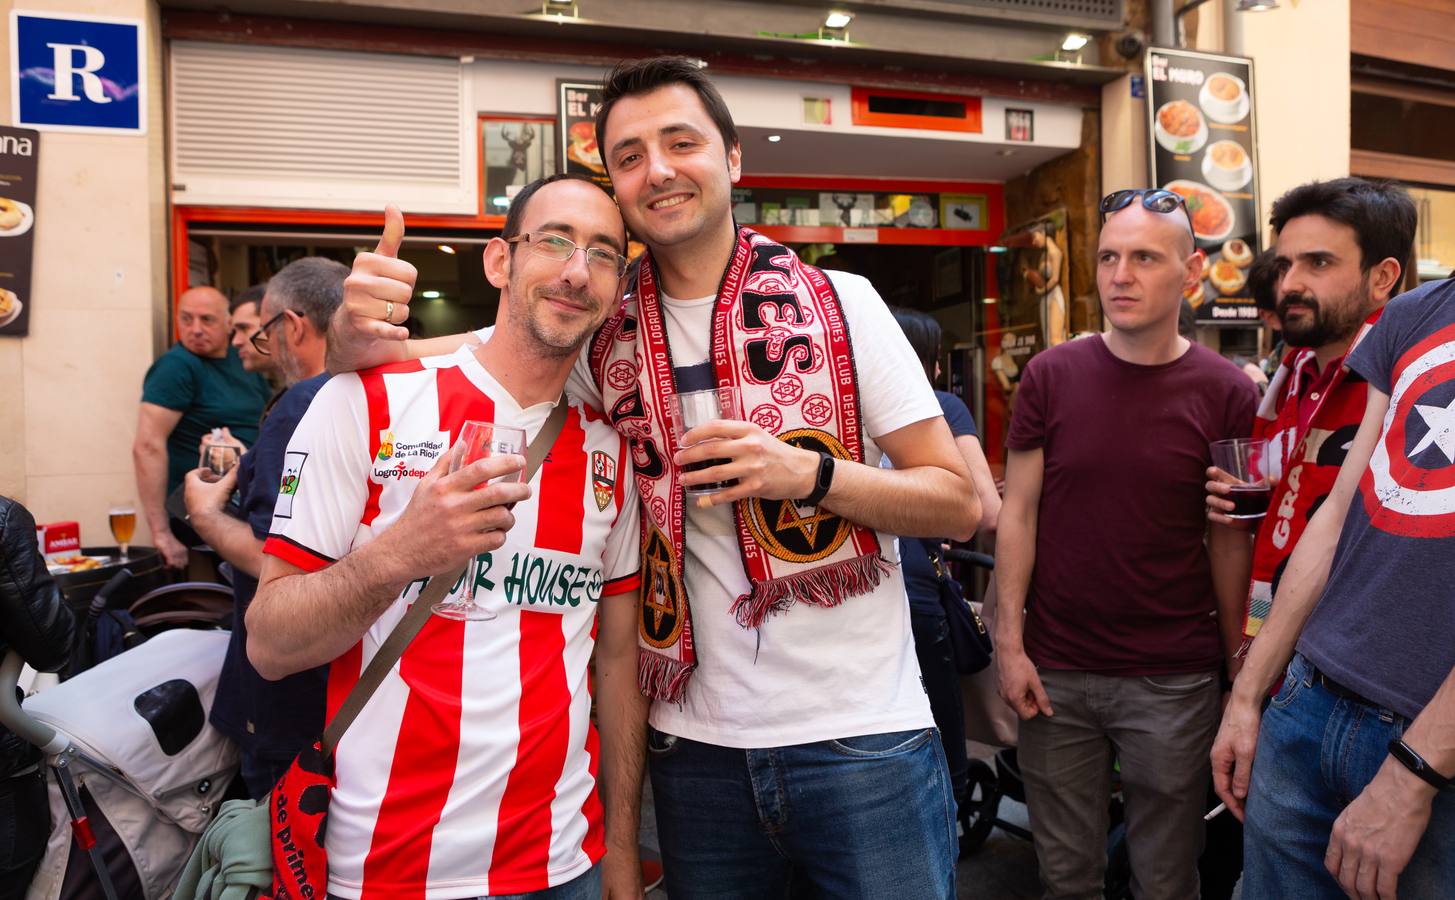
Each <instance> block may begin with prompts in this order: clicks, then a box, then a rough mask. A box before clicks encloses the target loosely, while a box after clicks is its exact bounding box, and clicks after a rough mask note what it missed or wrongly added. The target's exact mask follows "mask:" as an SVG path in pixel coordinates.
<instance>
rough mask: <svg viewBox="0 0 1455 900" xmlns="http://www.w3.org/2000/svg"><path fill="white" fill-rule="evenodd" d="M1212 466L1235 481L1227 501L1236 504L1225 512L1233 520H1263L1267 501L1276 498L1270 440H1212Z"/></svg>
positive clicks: (1266, 510)
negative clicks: (1274, 494) (1271, 471)
mask: <svg viewBox="0 0 1455 900" xmlns="http://www.w3.org/2000/svg"><path fill="white" fill-rule="evenodd" d="M1212 461H1213V465H1215V466H1217V467H1218V468H1219V469H1222V470H1223V471H1224V472H1227V473H1228V474H1229V475H1231V476H1232V477H1233V478H1234V479H1236V480H1235V481H1234V482H1233V483H1232V484H1229V485H1228V487H1229V488H1230V489H1231V490H1230V493H1229V494H1228V499H1229V500H1231V501H1233V511H1232V512H1229V513H1225V515H1226V516H1227V517H1228V518H1230V519H1261V518H1263V516H1265V515H1267V513H1268V501H1269V500H1270V499H1271V497H1272V495H1273V482H1272V479H1271V478H1270V464H1271V463H1272V460H1271V459H1270V458H1269V455H1268V441H1266V440H1264V439H1263V438H1233V439H1231V440H1226V441H1213V443H1212Z"/></svg>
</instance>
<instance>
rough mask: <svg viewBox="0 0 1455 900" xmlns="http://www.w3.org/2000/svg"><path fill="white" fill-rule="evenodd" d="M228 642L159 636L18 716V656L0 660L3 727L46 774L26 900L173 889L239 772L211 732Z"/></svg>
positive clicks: (184, 634) (40, 698) (184, 632)
mask: <svg viewBox="0 0 1455 900" xmlns="http://www.w3.org/2000/svg"><path fill="white" fill-rule="evenodd" d="M227 643H228V633H227V632H225V631H219V630H212V631H199V630H193V629H177V630H171V631H165V632H162V633H159V634H156V635H155V636H153V637H151V638H150V639H148V640H147V641H146V642H145V643H142V644H141V645H139V646H137V647H134V648H132V649H130V650H127V651H126V652H125V653H122V654H120V655H118V656H115V657H113V658H112V659H109V660H107V661H105V662H102V663H101V664H99V665H97V666H96V667H95V668H92V669H89V670H87V671H85V672H81V673H80V674H78V675H76V676H75V677H73V678H71V679H70V680H68V681H65V682H62V683H61V684H59V685H57V686H55V687H52V688H49V689H47V690H45V691H42V692H41V693H38V694H35V695H33V696H31V697H29V698H27V699H26V701H25V704H24V707H23V708H22V707H21V706H20V705H18V704H16V703H15V702H14V697H15V685H16V683H17V680H18V678H19V676H20V670H21V660H20V657H19V655H18V654H15V653H10V654H8V655H7V656H6V658H5V660H4V662H3V663H0V722H3V724H4V725H5V726H6V727H8V728H9V729H11V730H12V731H13V732H15V733H16V734H18V735H20V736H21V737H22V738H24V739H25V740H27V741H29V742H30V743H32V744H34V745H35V746H37V747H39V748H40V750H41V752H42V753H43V754H44V756H45V764H46V766H47V768H48V769H49V770H50V772H51V775H52V776H53V777H52V778H51V779H50V784H49V797H50V810H51V821H52V823H53V825H52V829H51V834H50V838H49V840H48V842H47V845H46V853H45V858H44V859H43V861H42V862H41V865H40V868H39V869H38V870H37V872H36V875H35V879H34V880H33V881H32V883H31V886H30V891H29V893H28V894H27V900H91V898H106V900H117V898H123V897H124V898H146V900H153V898H161V897H165V896H166V895H167V894H168V893H169V892H170V891H171V889H172V887H173V885H174V884H175V882H176V880H177V876H178V874H179V873H180V872H181V869H182V866H183V865H184V864H185V863H186V861H187V858H188V856H189V855H190V854H191V851H192V847H193V845H194V844H196V842H197V839H198V837H199V836H200V835H201V833H202V831H203V830H204V829H205V828H206V827H207V824H208V822H209V821H210V820H211V819H212V816H213V813H214V810H215V808H216V806H217V805H218V804H219V803H220V802H221V799H222V796H223V794H225V793H226V790H227V787H228V785H229V783H230V782H231V780H232V779H233V777H234V776H235V775H236V773H237V750H236V748H235V747H234V746H233V745H232V743H231V742H229V741H227V740H226V739H225V738H224V737H222V735H221V734H219V733H218V732H217V731H215V730H214V729H213V728H212V727H211V726H210V725H208V724H207V710H208V709H209V708H210V707H211V705H212V698H213V695H214V693H215V691H216V687H217V677H218V673H219V672H220V670H221V666H222V659H223V656H224V654H225V653H226V650H227ZM76 851H79V852H76Z"/></svg>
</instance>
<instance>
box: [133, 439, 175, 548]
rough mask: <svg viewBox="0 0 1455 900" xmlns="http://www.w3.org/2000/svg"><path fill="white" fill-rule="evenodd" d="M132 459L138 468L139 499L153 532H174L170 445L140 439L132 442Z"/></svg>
mask: <svg viewBox="0 0 1455 900" xmlns="http://www.w3.org/2000/svg"><path fill="white" fill-rule="evenodd" d="M131 459H132V464H133V467H134V468H135V470H136V494H137V502H138V503H140V504H141V509H142V515H144V516H145V517H146V521H147V527H148V528H150V529H151V531H152V534H154V535H156V534H171V532H172V526H171V523H170V522H169V521H168V519H167V509H166V503H167V447H166V445H165V444H162V443H158V442H154V441H146V440H142V439H138V440H137V442H136V443H135V444H134V445H132V450H131Z"/></svg>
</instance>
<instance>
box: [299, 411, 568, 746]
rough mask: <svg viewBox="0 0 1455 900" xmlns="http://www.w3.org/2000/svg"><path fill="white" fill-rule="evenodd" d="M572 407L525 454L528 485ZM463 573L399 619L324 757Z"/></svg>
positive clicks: (435, 585) (328, 731)
mask: <svg viewBox="0 0 1455 900" xmlns="http://www.w3.org/2000/svg"><path fill="white" fill-rule="evenodd" d="M569 408H570V404H568V403H567V402H566V395H565V394H564V393H563V394H561V399H560V400H559V401H558V402H557V403H556V408H555V409H553V410H551V414H550V416H548V417H547V418H546V422H545V424H544V425H542V426H541V430H540V432H539V433H538V434H536V439H535V440H534V441H531V445H530V448H529V449H528V450H527V451H526V455H525V471H524V472H523V473H522V475H521V479H522V480H523V481H525V482H527V483H529V482H530V480H531V478H533V477H534V476H535V473H536V470H537V469H539V468H540V467H541V463H542V462H544V461H545V458H546V454H547V453H549V452H550V450H551V447H552V445H554V444H555V443H556V438H557V437H559V436H560V434H561V429H562V428H563V427H565V424H566V413H567V412H568V411H569ZM466 565H468V563H466ZM464 574H465V566H461V567H460V568H459V569H455V570H452V571H450V572H446V573H444V574H442V575H436V576H434V577H433V578H431V579H430V580H429V584H427V585H425V587H424V590H422V591H420V593H419V596H418V597H416V598H415V600H414V603H413V604H412V605H411V606H410V607H409V611H408V612H406V613H405V614H404V618H402V619H400V620H399V624H398V625H395V626H394V630H393V631H391V632H389V636H388V637H387V638H385V639H384V643H383V644H381V645H380V646H379V651H378V652H377V653H375V654H374V656H373V658H372V659H370V660H369V665H368V666H366V667H365V668H364V674H362V675H360V676H359V680H358V682H357V683H355V684H354V689H353V690H351V691H349V695H348V697H346V698H344V702H343V704H342V705H341V706H339V710H338V713H337V714H336V715H335V716H334V717H333V721H331V722H329V723H328V727H326V728H324V729H323V755H324V756H325V757H329V756H332V755H333V751H334V748H335V747H337V746H338V742H339V739H340V738H342V737H343V736H344V732H345V731H347V730H348V728H349V726H350V725H352V724H353V723H354V719H356V718H357V717H358V715H359V713H360V712H361V711H362V710H363V709H364V705H365V704H367V703H368V702H369V698H370V697H372V696H373V695H374V691H375V690H377V689H378V687H379V685H380V684H381V683H383V681H384V676H385V675H387V674H388V673H389V670H390V669H392V668H394V663H396V662H398V661H399V657H401V656H403V655H404V648H405V647H408V646H409V642H410V641H412V640H414V636H415V635H417V634H419V632H420V630H421V629H422V628H424V623H425V622H426V621H428V619H429V617H430V610H431V609H432V608H433V607H434V605H435V604H436V603H439V602H440V601H441V600H444V599H445V597H446V596H447V595H448V594H449V592H450V588H452V587H454V585H455V582H457V581H459V580H460V576H462V575H464Z"/></svg>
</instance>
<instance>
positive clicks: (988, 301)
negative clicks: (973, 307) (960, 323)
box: [980, 297, 995, 306]
mask: <svg viewBox="0 0 1455 900" xmlns="http://www.w3.org/2000/svg"><path fill="white" fill-rule="evenodd" d="M980 302H981V303H984V304H985V305H986V306H994V305H995V298H994V297H986V298H984V299H983V300H981V301H980Z"/></svg>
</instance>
